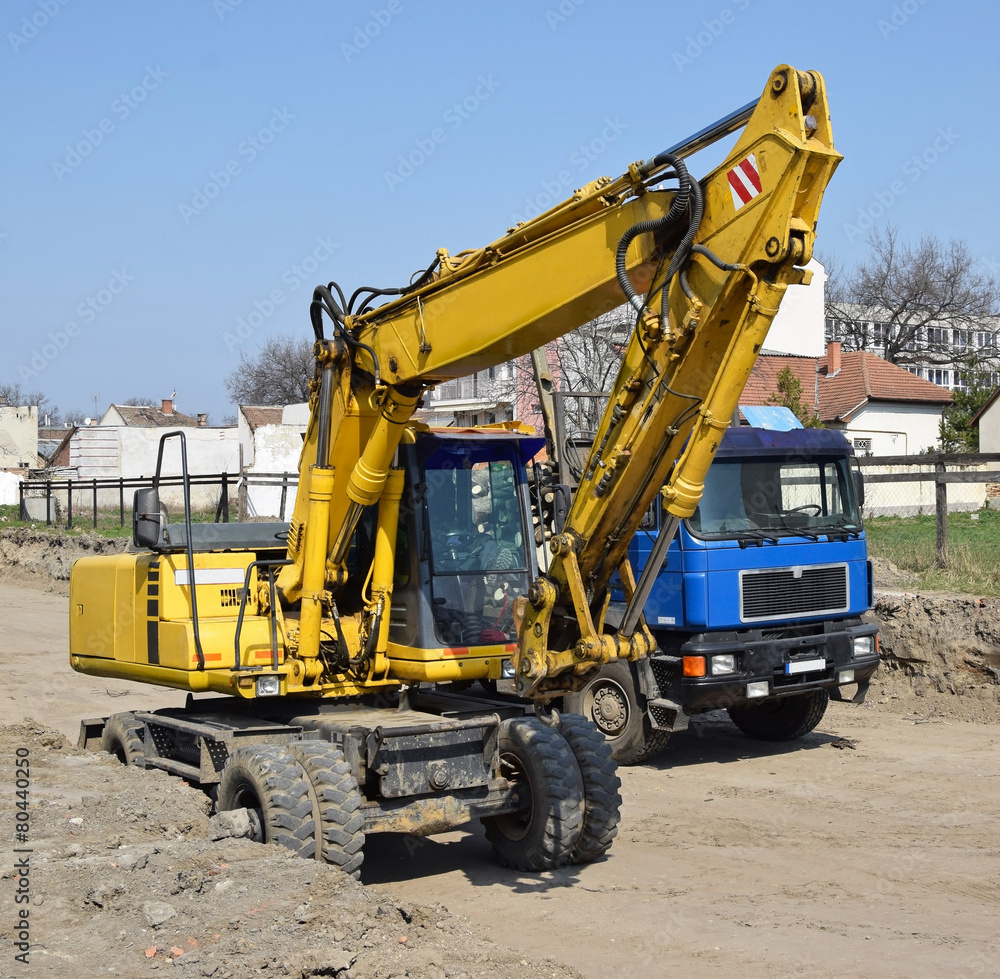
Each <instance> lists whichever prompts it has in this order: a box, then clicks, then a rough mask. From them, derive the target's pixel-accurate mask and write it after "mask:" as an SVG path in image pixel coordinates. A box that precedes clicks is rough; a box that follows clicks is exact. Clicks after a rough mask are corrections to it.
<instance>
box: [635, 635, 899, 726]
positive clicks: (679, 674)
mask: <svg viewBox="0 0 1000 979" xmlns="http://www.w3.org/2000/svg"><path fill="white" fill-rule="evenodd" d="M794 631H795V632H796V633H799V634H793V635H790V636H789V635H780V634H779V635H775V636H769V635H766V633H765V630H759V629H757V630H748V631H747V632H741V633H732V632H729V633H717V634H713V633H704V634H701V635H696V636H692V637H691V638H690V639H689V640H688V641H686V642H684V643H683V644H682V645H680V646H679V647H678V648H676V651H674V650H671V653H673V655H662V656H661V655H656V654H654V656H653V657H652V661H651V664H650V665H651V666H652V668H653V674H654V676H655V678H656V680H657V683H658V685H659V687H660V689H661V690H672V691H675V694H674V696H675V697H677V695H678V693H679V702H680V703H681V704H682V705H683V707H684V710H685V713H691V714H695V713H700V712H702V711H706V710H717V709H719V708H725V707H731V706H733V705H735V704H740V703H745V702H746V701H747V700H752V699H764V698H766V697H794V696H797V695H800V694H804V693H808V692H810V691H813V690H830V691H831V696H832V697H833V699H835V700H842V699H845V698H844V697H842V696H840V687H841V686H847V685H849V684H852V683H856V684H857V685H858V692H857V694H856V695H855V696H854V697H853V698H850V699H852V700H854V701H855V702H857V703H860V702H861V701H863V700H864V696H865V693H866V692H867V689H868V684H869V681H870V679H871V676H872V674H873V673H874V672H875V670H876V669H877V667H878V664H879V657H878V652H877V633H878V627H877V626H876V625H872V624H869V623H865V622H862V621H861V620H860V619H851V620H841V621H838V622H828V623H825V624H821V625H819V626H817V630H816V631H815V632H813V633H811V634H810V633H808V632H806V634H802V633H803V632H804V631H806V630H802V629H796V630H794ZM867 637H872V639H871V642H870V644H869V643H866V642H864V641H863V640H865V639H866V638H867ZM855 640H862V642H858V643H856V642H855ZM866 645H870V646H871V652H868V651H866V650H860V649H857V647H862V646H866ZM720 657H721V660H720ZM685 658H694V659H693V660H689V662H693V663H694V665H695V666H697V658H702V660H703V663H704V673H705V675H704V676H684V675H683V674H684V661H685ZM730 658H731V664H732V665H733V666H734V667H735V668H734V669H733V670H732V671H731V672H725V673H722V672H721V669H723V668H728V666H729V665H730Z"/></svg>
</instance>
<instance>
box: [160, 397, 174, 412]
mask: <svg viewBox="0 0 1000 979" xmlns="http://www.w3.org/2000/svg"><path fill="white" fill-rule="evenodd" d="M162 411H163V414H165V415H172V414H173V413H174V402H173V399H172V398H164V399H163V408H162Z"/></svg>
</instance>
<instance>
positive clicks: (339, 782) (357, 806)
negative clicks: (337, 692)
mask: <svg viewBox="0 0 1000 979" xmlns="http://www.w3.org/2000/svg"><path fill="white" fill-rule="evenodd" d="M291 750H292V754H293V755H295V758H296V760H297V761H298V763H299V764H300V765H301V766H302V768H303V770H304V771H305V773H306V775H307V777H308V779H309V784H310V787H311V789H312V793H313V795H314V797H315V804H316V811H317V814H318V820H319V822H318V825H319V834H320V846H319V848H318V850H317V851H316V856H317V857H318V858H320V859H322V860H323V861H324V862H325V863H328V864H332V865H333V866H335V867H340V869H341V870H343V871H344V873H345V874H350V875H351V876H352V877H355V878H357V877H359V876H360V874H361V864H362V862H363V861H364V858H365V854H364V845H365V819H364V815H363V813H362V810H361V802H362V800H361V791H360V790H359V789H358V782H357V779H356V778H355V777H354V775H353V774H352V773H351V766H350V765H349V764H348V762H347V759H346V758H345V757H344V753H343V751H341V750H340V748H338V747H337V746H336V745H333V744H329V743H327V742H325V741H302V742H298V743H296V744H293V745H291Z"/></svg>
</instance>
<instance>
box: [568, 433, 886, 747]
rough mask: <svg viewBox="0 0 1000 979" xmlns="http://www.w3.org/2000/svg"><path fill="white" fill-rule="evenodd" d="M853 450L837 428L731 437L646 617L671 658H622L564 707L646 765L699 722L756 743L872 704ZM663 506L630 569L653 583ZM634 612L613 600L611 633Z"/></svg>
mask: <svg viewBox="0 0 1000 979" xmlns="http://www.w3.org/2000/svg"><path fill="white" fill-rule="evenodd" d="M853 454H854V450H853V448H852V447H851V446H850V444H849V443H848V441H847V440H846V439H845V438H844V436H843V435H842V434H841V433H840V432H838V431H834V430H827V429H803V428H795V429H793V430H791V431H770V430H764V429H760V428H747V427H740V428H735V427H734V428H730V429H727V430H726V432H725V433H724V435H723V439H722V443H721V445H720V447H719V449H718V452H717V454H716V457H715V461H714V462H713V464H712V466H711V468H710V470H709V473H708V477H707V480H706V483H705V491H704V495H703V496H702V499H701V502H700V504H699V506H698V509H697V510H696V512H695V513H694V515H693V516H692V517H690V518H689V519H686V520H683V521H681V522H680V525H679V527H678V528H677V532H676V535H675V536H674V538H673V540H672V541H671V543H670V545H669V548H668V550H667V553H666V557H665V560H663V563H662V568H661V570H660V571H659V573H658V575H657V576H656V579H655V582H654V584H653V587H652V590H651V592H650V594H649V596H648V598H647V599H646V601H645V604H644V606H643V612H644V615H645V618H646V622H647V624H648V626H649V628H650V629H651V631H652V633H653V635H654V637H655V638H656V641H657V645H658V647H659V652H658V653H656V654H654V655H653V656H652V657H651V658H650V659H648V660H646V661H643V662H641V663H638V664H633V663H627V662H624V661H619V662H614V663H611V664H608V665H606V666H605V667H603V668H602V669H601V670H600V671H599V672H597V673H596V674H595V675H594V677H593V678H592V679H591V680H590V681H589V682H588V683H587V685H586V686H585V687H584V688H583V689H582V690H580V691H579V692H577V693H575V694H572V695H569V696H567V697H565V698H564V700H563V708H564V710H567V711H570V712H572V713H578V714H582V715H584V716H586V717H590V718H592V719H593V720H594V721H595V722H596V724H597V726H598V727H599V728H600V729H601V730H602V731H603V732H604V735H605V737H606V738H607V739H608V740H609V741H610V743H611V745H612V748H613V752H614V755H615V757H616V758H617V760H618V761H619V762H620V763H623V764H635V763H637V762H640V761H644V760H646V759H648V758H650V757H652V755H654V754H655V753H657V752H658V751H659V750H661V749H662V748H663V747H665V746H666V744H667V741H668V739H669V736H670V733H671V732H672V731H675V730H680V729H684V728H685V727H686V726H687V721H688V718H690V717H691V716H693V715H695V714H700V713H704V712H706V711H711V710H726V711H728V713H729V716H730V718H732V720H733V722H734V723H735V724H736V726H737V727H738V728H739V729H740V730H741V731H742V732H743V733H744V734H746V735H747V736H749V737H752V738H757V739H762V740H770V741H784V740H791V739H794V738H799V737H802V736H803V735H805V734H807V733H808V732H810V731H812V730H813V729H814V728H815V727H816V725H817V724H819V722H820V720H821V719H822V717H823V714H824V712H825V710H826V707H827V703H828V701H829V700H830V699H831V698H832V699H835V700H844V699H847V696H846V694H847V691H842V688H844V687H849V686H850V685H856V692H854V693H853V696H852V697H851V698H850V699H852V700H853V701H855V702H857V703H860V702H861V701H863V700H864V697H865V694H866V692H867V689H868V685H869V681H870V678H871V676H872V674H873V673H874V672H875V669H876V667H877V666H878V662H879V658H878V635H877V626H875V625H872V624H869V623H866V622H864V621H863V619H862V615H863V613H864V612H866V611H867V610H868V609H869V608H870V607H871V603H872V567H871V562H870V561H869V560H868V553H867V545H866V541H865V532H864V527H863V525H862V520H861V506H862V504H863V502H864V486H863V483H862V481H861V478H860V472H859V471H858V470H857V468H856V467H854V466H853V465H852V457H853ZM666 516H667V515H666V514H665V513H663V512H662V511H660V512H658V513H652V512H651V513H650V514H648V515H647V520H646V526H644V528H643V529H641V530H640V531H639V532H638V533H637V534H636V535H635V537H634V538H633V540H632V544H631V547H630V550H629V558H630V561H631V563H632V567H633V569H634V571H635V573H636V576H637V577H638V575H639V574H640V573H641V572H642V570H643V569H644V567H645V566H646V563H647V560H648V559H649V556H650V553H651V551H652V550H653V546H654V543H655V540H656V537H657V534H658V533H659V529H660V526H661V521H662V523H663V524H665V522H666V521H665V520H664V519H663V518H665V517H666ZM624 608H625V602H624V595H623V594H622V593H621V591H620V590H619V591H618V592H617V594H615V593H613V594H612V604H611V606H610V608H609V611H608V615H607V617H606V627H610V628H614V627H615V626H616V625H617V624H618V623H619V622H620V621H621V617H622V614H623V611H624Z"/></svg>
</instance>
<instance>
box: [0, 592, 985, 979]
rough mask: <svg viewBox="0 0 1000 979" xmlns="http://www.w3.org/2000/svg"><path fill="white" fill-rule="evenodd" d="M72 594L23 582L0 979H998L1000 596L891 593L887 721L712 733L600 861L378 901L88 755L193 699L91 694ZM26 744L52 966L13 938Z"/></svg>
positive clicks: (426, 854)
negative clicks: (221, 828)
mask: <svg viewBox="0 0 1000 979" xmlns="http://www.w3.org/2000/svg"><path fill="white" fill-rule="evenodd" d="M9 581H10V578H9V577H8V582H9ZM50 581H51V580H50ZM26 584H33V585H34V586H35V587H25V585H26ZM39 584H42V585H44V586H45V587H46V588H51V589H53V590H51V591H45V590H40V589H39V587H37V586H38V585H39ZM904 584H905V583H904ZM897 587H898V583H897ZM59 592H65V586H64V584H62V583H60V582H55V583H49V584H46V583H45V581H44V579H43V578H41V577H39V578H33V577H31V576H25V577H24V578H23V579H22V580H19V581H18V583H17V584H10V583H7V584H0V622H2V628H3V637H4V641H3V643H2V644H0V669H2V675H3V677H4V682H3V685H2V688H0V702H2V703H3V704H4V709H3V711H2V712H0V720H2V721H3V722H5V723H7V724H8V725H10V726H8V727H5V728H3V729H0V793H2V795H0V813H2V814H3V817H4V822H5V825H7V826H8V827H9V829H8V831H7V832H5V833H4V834H3V837H4V838H3V845H4V850H3V854H2V856H0V859H2V861H3V863H2V865H0V908H2V910H0V976H7V975H11V976H15V975H17V976H20V975H24V976H49V975H53V976H54V975H74V976H78V977H81V979H85V977H90V976H98V975H113V976H122V977H133V976H147V975H157V974H159V972H160V971H162V970H164V969H165V970H166V971H167V972H168V973H170V972H172V970H177V969H181V970H182V972H181V974H183V975H190V976H198V975H205V976H215V977H217V979H226V977H234V979H240V977H243V976H252V975H270V976H295V977H303V979H308V977H312V976H333V975H341V976H352V977H372V979H374V977H380V979H382V977H390V976H399V977H402V976H405V975H409V976H413V977H423V976H427V977H432V979H437V977H444V976H450V977H455V979H457V977H460V976H467V977H469V979H480V977H483V979H485V977H491V979H499V977H506V976H515V975H516V976H556V977H560V979H561V977H568V976H573V975H582V976H588V977H589V976H593V977H601V979H604V977H606V976H608V975H615V976H624V977H632V976H636V977H638V976H640V975H641V976H647V975H682V974H683V975H692V976H702V975H705V976H707V975H710V974H712V975H736V976H759V975H780V976H786V975H787V976H792V975H803V976H831V977H832V976H838V977H841V976H871V975H880V976H913V975H917V974H925V975H950V976H959V975H964V976H994V975H1000V936H998V932H997V927H996V914H997V910H998V907H1000V842H998V833H997V830H996V814H997V809H998V806H1000V753H998V741H1000V724H998V718H1000V706H998V699H997V691H998V690H1000V687H998V686H997V683H996V680H997V677H996V675H995V674H996V669H997V667H1000V661H994V657H996V656H997V655H998V654H1000V640H998V639H997V637H996V633H997V630H998V629H1000V616H998V614H997V604H996V602H995V600H994V601H992V602H990V601H985V600H980V599H975V598H967V599H966V598H963V599H958V598H956V597H954V596H952V597H946V596H920V595H914V594H911V593H907V592H906V591H905V590H898V591H894V592H893V593H891V594H887V595H884V596H880V601H881V602H884V603H885V604H884V605H882V606H879V605H877V606H876V611H877V612H880V614H881V615H883V616H884V617H885V624H884V627H883V628H884V640H883V653H884V654H885V655H886V669H885V671H884V673H885V675H884V676H883V677H882V678H881V679H880V680H879V681H877V682H876V684H874V685H873V689H872V693H871V695H870V698H869V701H868V702H867V703H866V704H865V705H863V706H860V707H858V706H853V705H842V704H832V705H831V707H830V709H829V711H828V712H827V715H826V717H825V718H824V720H823V722H822V723H821V724H820V726H819V728H818V729H817V731H816V732H814V733H813V734H811V735H809V736H808V737H806V738H805V739H803V740H802V741H801V742H797V743H794V744H790V745H777V746H776V745H768V744H761V743H757V742H753V741H750V740H748V739H746V738H744V737H743V736H742V735H741V734H740V733H739V732H738V731H737V730H736V729H735V728H734V727H733V726H732V725H731V724H730V723H729V722H728V720H727V719H725V718H717V717H714V716H710V717H707V718H701V719H695V721H694V722H692V726H691V729H690V730H689V731H688V732H685V733H682V734H677V735H675V736H674V739H673V741H672V743H671V746H670V747H669V748H668V750H667V752H666V753H665V754H664V755H662V756H661V757H660V758H659V759H658V760H657V761H654V762H653V763H651V764H647V765H645V766H639V767H636V768H631V769H621V770H620V774H621V777H622V783H623V786H622V796H623V800H624V805H623V809H622V822H621V825H620V830H619V835H618V838H617V840H616V841H615V844H614V846H613V847H612V849H611V851H610V853H609V855H608V857H607V858H606V859H604V860H602V861H600V862H598V863H594V864H589V865H585V866H581V867H573V868H570V869H568V870H565V871H560V872H554V873H548V874H541V875H528V874H519V873H517V872H514V871H510V870H506V869H504V868H502V867H499V866H498V865H497V864H496V863H495V862H494V860H493V858H492V855H491V853H490V848H489V845H488V843H487V842H486V841H485V839H484V837H483V835H482V833H481V831H479V830H478V829H471V830H469V831H460V832H454V833H450V834H445V835H442V836H437V837H434V838H432V839H426V840H425V839H418V838H414V837H406V836H373V837H369V841H368V845H367V847H366V860H365V864H364V868H363V871H362V883H360V884H359V883H357V882H355V881H352V880H349V879H347V878H345V877H344V876H343V875H341V874H340V873H339V872H337V871H335V870H332V869H329V868H326V867H323V866H319V865H316V864H313V863H311V862H306V861H299V860H297V859H295V858H288V857H286V856H285V853H284V851H281V850H280V849H278V848H269V847H260V846H257V845H255V844H252V843H249V842H247V841H237V840H223V841H219V842H211V841H209V840H207V839H206V824H207V811H206V804H205V797H204V796H203V795H202V794H201V793H200V792H197V791H195V790H193V789H191V788H189V787H187V786H186V785H185V783H183V782H182V781H181V780H179V779H175V778H171V777H169V776H167V775H165V774H164V773H161V772H140V771H136V770H132V769H125V768H122V767H121V766H119V765H117V764H116V763H114V762H112V761H111V760H110V759H109V758H107V757H105V756H102V755H97V754H93V753H85V752H81V751H78V750H77V749H75V748H74V747H71V745H72V744H75V741H76V737H77V733H78V728H79V721H80V719H81V718H82V717H86V716H92V715H99V714H100V715H107V714H110V713H113V712H115V711H119V710H125V709H133V708H147V709H149V708H154V707H160V706H166V705H168V704H176V703H180V702H182V700H183V697H182V696H181V695H179V694H178V693H176V692H173V691H170V690H165V689H160V688H154V687H148V686H142V685H138V684H131V683H127V682H124V681H115V680H102V679H100V678H96V677H85V676H80V675H78V674H75V673H73V672H72V671H71V670H70V669H69V666H68V662H67V639H66V633H67V615H66V599H65V597H64V594H59ZM942 629H943V630H944V632H945V634H948V635H950V634H951V633H954V634H955V635H957V636H959V637H965V638H964V639H963V641H962V642H960V643H957V644H951V643H950V640H949V641H947V642H944V643H942V642H941V641H940V639H939V638H935V637H939V636H940V631H941V630H942ZM935 630H937V631H935ZM949 630H950V631H949ZM918 640H919V641H920V642H923V643H925V644H926V645H928V646H930V647H931V648H930V649H929V650H928V649H926V648H924V649H918V648H917V645H918ZM942 645H943V646H947V647H948V648H951V645H954V654H953V655H952V656H951V658H950V659H949V657H948V656H946V655H944V653H942V652H941V647H942ZM22 718H30V719H31V720H29V721H24V722H22ZM18 748H22V749H24V748H26V749H27V750H28V752H29V757H30V764H31V780H32V788H31V793H32V794H31V810H30V812H31V831H30V838H29V842H28V844H27V846H28V847H29V848H30V849H31V850H32V853H31V854H30V855H29V860H30V867H31V872H30V875H29V878H28V880H29V881H30V901H29V902H28V903H27V905H26V907H27V909H28V910H29V911H30V942H31V954H30V964H28V965H24V964H22V963H21V962H18V961H16V960H15V958H14V956H15V955H16V954H17V953H18V949H17V947H16V946H15V945H14V944H13V942H14V941H16V937H17V936H16V931H17V928H16V925H17V923H18V921H19V919H18V918H17V917H16V916H17V913H18V911H19V910H24V909H25V905H24V904H21V905H19V904H17V903H16V899H17V897H18V893H19V892H18V887H19V886H21V884H20V879H19V878H17V877H16V871H15V861H16V860H17V859H23V857H22V856H20V855H19V854H17V853H15V852H14V849H15V848H17V847H18V846H19V844H18V843H17V842H16V841H15V838H14V836H13V828H12V827H13V815H14V813H15V805H16V796H15V781H14V780H15V774H16V773H15V767H14V766H15V760H16V754H15V752H16V751H17V749H18ZM20 846H21V847H22V848H23V846H24V844H21V845H20ZM404 938H405V941H404V940H403V939H404ZM180 952H184V953H185V954H183V955H179V957H178V953H180Z"/></svg>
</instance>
